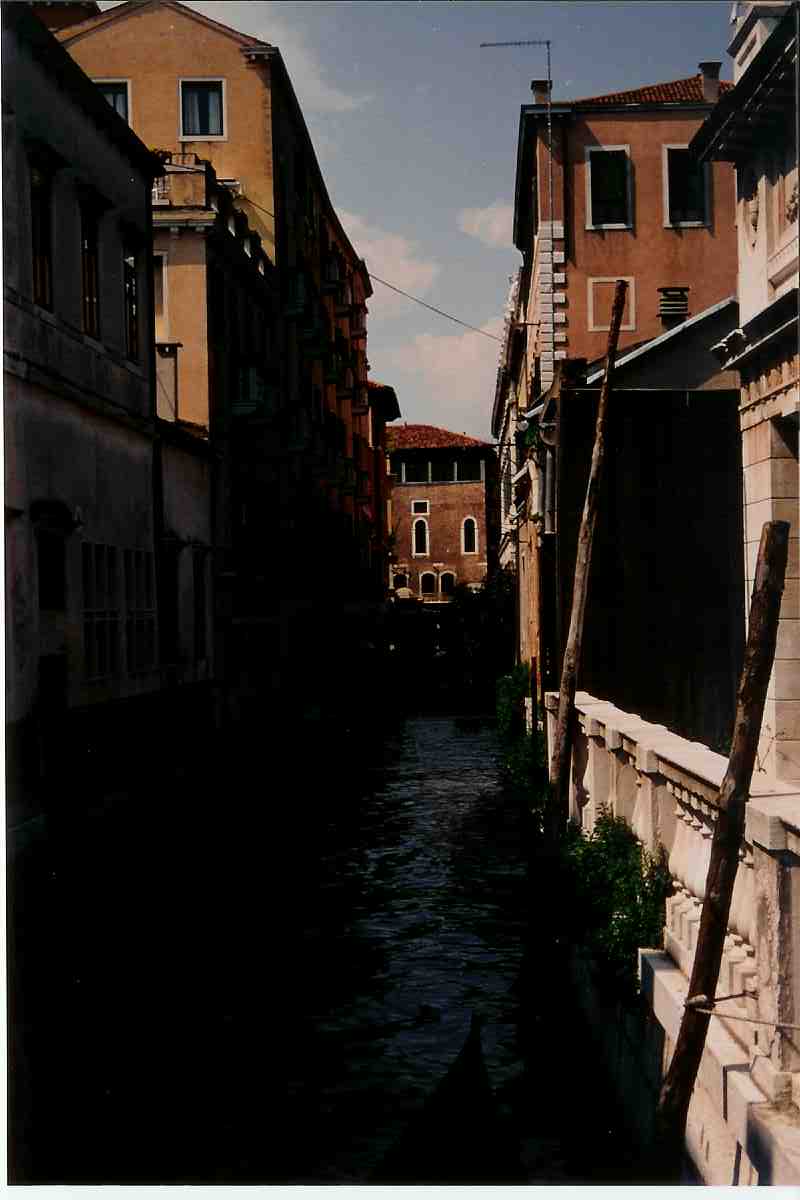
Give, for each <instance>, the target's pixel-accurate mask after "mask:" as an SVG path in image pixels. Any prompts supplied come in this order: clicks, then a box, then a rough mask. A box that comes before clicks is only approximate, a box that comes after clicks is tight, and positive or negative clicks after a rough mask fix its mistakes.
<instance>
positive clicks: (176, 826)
mask: <svg viewBox="0 0 800 1200" xmlns="http://www.w3.org/2000/svg"><path fill="white" fill-rule="evenodd" d="M337 749H338V750H339V751H341V747H335V746H334V747H333V748H331V749H329V750H328V751H327V752H326V751H324V750H323V749H321V748H320V747H318V746H316V745H315V746H314V747H310V746H303V747H301V748H299V749H297V750H295V751H294V752H293V754H292V755H289V754H288V753H287V754H286V759H287V760H289V761H290V770H288V771H284V772H283V773H281V774H280V775H276V774H275V772H274V771H271V770H270V764H269V763H268V762H265V761H263V760H260V759H258V748H257V747H256V748H254V757H253V759H252V760H251V761H249V762H247V763H238V764H237V763H236V762H232V761H227V760H226V761H224V762H221V763H220V764H219V767H218V770H217V771H216V772H208V773H207V774H206V775H204V776H202V777H199V776H198V777H196V778H193V779H185V780H184V781H183V782H180V781H175V780H161V781H158V780H154V782H153V787H152V790H150V791H149V792H148V793H147V794H146V795H143V796H129V797H123V798H122V799H121V800H120V801H119V802H117V803H107V804H104V805H101V806H98V807H97V808H96V809H95V810H94V811H93V812H92V813H90V814H88V815H87V816H85V817H84V818H82V819H78V818H77V817H75V816H73V815H70V817H69V819H68V820H67V819H64V820H61V821H56V822H52V821H51V822H50V823H49V825H48V828H47V830H46V831H45V835H44V836H43V837H40V838H39V839H38V840H33V841H31V842H30V843H29V844H28V845H27V846H26V848H25V849H24V850H23V851H21V852H20V853H19V854H18V855H17V856H16V857H15V858H14V861H13V863H12V865H11V869H10V876H9V885H10V886H9V895H10V913H9V929H10V937H9V960H10V963H11V988H10V1023H11V1029H12V1037H11V1049H10V1054H11V1066H12V1100H11V1139H12V1152H11V1169H12V1172H13V1178H14V1179H15V1180H16V1181H19V1182H25V1181H27V1182H38V1183H42V1182H71V1183H76V1182H84V1183H98V1182H121V1183H133V1182H142V1183H159V1182H163V1183H170V1182H186V1183H199V1182H220V1183H221V1182H242V1183H245V1182H252V1183H255V1182H265V1183H270V1182H272V1183H286V1182H294V1183H304V1182H305V1183H313V1182H320V1183H321V1182H328V1183H345V1182H363V1181H364V1180H367V1179H368V1178H369V1177H370V1175H371V1173H372V1172H373V1171H374V1169H375V1168H376V1166H377V1165H378V1163H379V1162H380V1160H381V1159H382V1157H383V1155H384V1154H385V1152H386V1150H387V1149H388V1148H389V1147H390V1146H391V1145H392V1144H393V1142H394V1141H395V1140H396V1139H397V1137H398V1136H399V1134H401V1133H402V1131H403V1130H404V1129H405V1128H406V1126H407V1125H408V1123H409V1121H410V1120H411V1119H412V1118H413V1117H414V1115H415V1114H416V1113H418V1112H419V1110H420V1109H421V1107H422V1106H423V1104H424V1101H425V1099H426V1098H427V1097H428V1096H429V1095H430V1093H431V1092H432V1090H433V1089H434V1087H435V1086H436V1084H437V1083H438V1082H439V1080H440V1078H441V1077H442V1075H443V1074H444V1072H445V1071H446V1070H447V1068H448V1067H449V1066H450V1064H451V1063H452V1061H453V1060H454V1059H455V1057H456V1055H457V1053H458V1051H459V1049H460V1048H461V1045H462V1043H463V1041H464V1039H465V1036H466V1033H467V1030H468V1028H469V1023H470V1015H471V1013H472V1011H474V1010H477V1011H479V1012H480V1013H482V1014H483V1015H484V1017H485V1018H486V1024H485V1027H484V1033H483V1044H484V1049H485V1056H486V1063H487V1067H488V1071H489V1076H490V1080H491V1083H492V1086H493V1088H494V1090H495V1094H496V1096H497V1097H498V1099H499V1101H500V1102H501V1111H502V1112H503V1113H504V1114H505V1116H506V1117H507V1120H508V1121H509V1122H510V1123H511V1124H512V1125H513V1126H514V1129H515V1132H516V1135H517V1136H518V1139H519V1140H520V1141H521V1142H522V1144H523V1148H524V1152H525V1154H524V1156H525V1161H526V1162H527V1164H528V1169H529V1172H530V1174H531V1177H532V1178H537V1179H554V1180H556V1181H558V1180H562V1181H566V1180H567V1179H575V1178H578V1177H579V1176H580V1173H581V1171H585V1165H586V1163H587V1162H588V1161H590V1157H589V1152H588V1150H587V1136H589V1137H590V1136H591V1132H589V1134H587V1132H586V1130H585V1128H583V1123H582V1128H581V1134H580V1138H579V1139H576V1137H575V1131H574V1129H573V1121H574V1112H575V1081H576V1080H578V1079H580V1086H581V1100H582V1104H583V1105H593V1106H594V1111H601V1110H602V1111H603V1112H604V1114H607V1112H608V1111H609V1110H608V1109H607V1106H605V1105H604V1103H603V1100H602V1098H601V1099H600V1101H598V1100H597V1098H596V1097H595V1098H592V1097H591V1096H590V1095H589V1094H588V1093H587V1088H588V1087H589V1086H590V1082H591V1080H594V1079H596V1072H594V1071H591V1072H587V1071H586V1060H585V1057H584V1058H583V1059H581V1058H580V1054H581V1051H580V1047H579V1045H578V1044H577V1042H576V1043H575V1044H574V1045H573V1040H572V1038H571V1037H570V1036H568V1033H567V1023H568V1022H569V1020H570V1018H569V1015H568V1012H567V1007H566V1005H565V998H564V996H563V995H562V994H560V992H559V984H558V981H557V980H555V982H554V980H553V979H552V977H551V972H550V970H549V968H548V966H547V962H546V959H545V960H543V957H542V955H543V953H544V951H543V947H542V941H541V929H540V930H539V936H537V938H536V939H533V938H532V937H531V935H530V931H529V930H528V928H527V920H528V912H529V908H530V905H531V900H530V895H529V891H528V887H529V884H528V882H527V881H526V866H527V862H526V854H527V851H526V846H525V829H524V817H523V814H522V813H521V811H520V809H519V808H518V807H517V806H516V805H515V804H514V803H512V802H511V801H510V800H509V799H508V797H507V796H505V795H504V794H503V792H502V790H501V787H500V772H499V761H498V750H497V745H496V742H495V735H494V732H493V731H492V730H491V729H489V728H486V727H482V728H477V729H471V730H470V731H467V730H465V729H464V728H460V727H459V724H458V723H457V722H456V721H454V720H451V719H448V718H445V717H425V718H415V719H409V720H407V721H406V722H405V724H404V725H403V726H402V727H401V728H400V729H399V730H398V731H396V732H395V733H394V734H393V735H392V736H390V737H389V738H388V739H387V740H386V742H385V743H384V744H382V745H377V746H375V745H373V746H372V749H374V750H376V752H379V753H380V761H377V762H375V763H374V765H373V766H371V767H368V768H365V769H363V770H361V771H360V774H359V775H358V778H355V777H354V773H353V767H352V764H351V763H348V762H346V761H345V760H344V759H342V758H341V757H340V758H338V759H337V758H336V757H335V754H336V751H337ZM237 766H238V775H234V774H233V771H234V770H235V769H236V768H237ZM548 902H549V901H548ZM540 909H541V905H540ZM539 923H540V926H541V924H542V920H541V913H540V917H539ZM526 946H527V947H528V951H527V953H526ZM571 1032H572V1029H571V1027H570V1028H569V1033H571ZM565 1035H567V1036H565ZM571 1053H572V1055H573V1057H572V1059H571V1057H570V1055H571ZM587 1076H588V1079H587ZM593 1128H594V1130H595V1133H596V1134H597V1145H596V1146H595V1147H594V1149H593V1150H592V1151H591V1153H592V1155H593V1158H592V1159H591V1161H592V1162H593V1163H595V1162H596V1161H599V1157H601V1156H602V1154H603V1153H606V1152H607V1150H608V1147H609V1146H610V1145H611V1144H612V1139H610V1138H609V1136H608V1134H609V1125H608V1122H596V1123H595V1125H594V1126H593Z"/></svg>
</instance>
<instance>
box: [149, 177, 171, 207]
mask: <svg viewBox="0 0 800 1200" xmlns="http://www.w3.org/2000/svg"><path fill="white" fill-rule="evenodd" d="M169 185H170V177H169V175H160V176H158V177H157V178H156V179H154V180H153V204H154V205H162V204H169V202H170V187H169Z"/></svg>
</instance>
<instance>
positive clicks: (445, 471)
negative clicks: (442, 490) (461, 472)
mask: <svg viewBox="0 0 800 1200" xmlns="http://www.w3.org/2000/svg"><path fill="white" fill-rule="evenodd" d="M454 479H455V464H454V463H453V460H452V459H451V458H435V459H434V460H433V462H432V463H431V482H432V483H452V482H453V480H454Z"/></svg>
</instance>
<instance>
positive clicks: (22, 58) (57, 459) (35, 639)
mask: <svg viewBox="0 0 800 1200" xmlns="http://www.w3.org/2000/svg"><path fill="white" fill-rule="evenodd" d="M2 21H3V121H4V139H3V152H4V158H3V170H4V188H3V227H4V231H5V236H4V238H3V274H4V289H5V290H4V309H3V321H4V375H3V384H4V425H5V513H6V532H5V555H6V579H5V584H6V600H5V603H6V609H5V611H6V720H7V739H8V742H7V745H8V793H7V794H8V819H9V823H10V824H11V825H14V824H16V823H17V822H19V821H21V820H23V819H24V818H25V817H26V816H30V815H31V813H32V812H34V811H37V810H38V809H40V808H41V807H42V806H43V805H48V806H49V807H51V808H52V806H53V805H57V806H59V807H60V806H63V807H65V808H68V807H69V806H70V804H71V802H72V800H73V799H77V800H79V801H81V802H84V801H85V800H86V799H87V798H90V797H91V796H92V795H93V794H94V791H95V789H98V788H101V787H108V786H110V785H111V783H112V781H113V780H114V778H115V777H116V772H117V771H119V770H121V771H122V772H123V773H128V772H129V771H130V770H131V769H132V766H133V763H134V760H135V759H136V756H137V754H138V753H139V750H138V747H139V746H140V745H141V744H142V740H143V739H149V738H153V739H155V738H156V735H157V727H158V723H159V722H158V711H159V710H158V704H157V702H158V694H159V690H160V686H161V677H160V672H159V663H158V650H157V605H156V586H155V575H156V572H155V554H156V529H155V519H154V510H155V505H154V490H155V487H156V477H155V473H154V453H153V445H154V439H155V436H156V431H155V412H154V408H153V397H154V395H155V367H154V352H153V311H152V305H151V296H152V270H151V255H150V246H151V236H152V234H151V218H150V197H151V192H152V187H153V179H154V177H155V176H157V175H158V174H159V173H160V171H161V165H160V163H159V161H158V159H157V158H156V157H155V156H154V155H153V154H151V153H150V151H148V150H147V149H146V147H145V146H144V145H143V144H142V142H140V140H139V139H138V138H137V137H136V136H135V134H134V133H133V132H132V131H131V130H130V128H129V127H128V126H127V125H126V123H125V122H124V121H122V120H121V119H120V118H119V116H118V115H117V114H116V113H114V112H113V111H112V110H111V109H110V108H109V106H108V105H107V104H106V103H105V101H104V100H103V98H102V96H101V95H99V93H98V92H97V89H96V88H95V87H94V85H93V84H92V83H91V82H90V81H89V80H88V79H87V78H86V76H85V75H84V73H83V72H82V71H81V70H80V68H79V67H78V66H77V65H76V64H75V63H74V62H73V61H72V59H71V58H70V57H69V55H68V54H67V53H66V52H65V51H64V50H63V48H62V47H61V46H59V44H58V42H57V41H56V40H55V38H54V37H53V36H52V34H50V33H49V32H48V31H47V30H46V29H45V28H44V27H43V25H42V24H41V22H40V21H39V20H38V19H37V18H36V16H35V15H34V13H33V12H32V10H31V8H30V7H29V6H28V5H25V4H7V5H3V8H2ZM152 744H153V745H154V746H155V747H157V746H158V742H157V740H154V741H153V743H152ZM134 747H137V749H136V750H134V749H133V748H134Z"/></svg>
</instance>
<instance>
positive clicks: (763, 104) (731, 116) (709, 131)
mask: <svg viewBox="0 0 800 1200" xmlns="http://www.w3.org/2000/svg"><path fill="white" fill-rule="evenodd" d="M796 57H797V48H796V45H795V9H793V8H789V9H788V10H787V12H786V14H785V16H784V17H783V20H782V21H780V22H779V24H778V25H777V26H776V27H775V29H773V30H772V32H771V33H770V34H769V37H767V38H766V40H765V41H764V44H763V45H762V47H761V49H760V50H759V51H758V53H757V54H756V55H755V57H754V58H753V59H752V61H751V62H750V63H749V64H748V66H747V70H746V71H745V72H744V73H743V75H742V76H741V78H740V79H739V82H738V83H737V84H736V86H735V87H733V88H731V89H730V90H729V91H728V93H727V94H726V95H725V96H724V97H723V99H722V101H721V103H720V104H718V105H717V106H716V108H715V109H714V110H713V111H712V112H711V115H710V116H709V117H708V118H707V120H705V121H704V122H703V124H702V125H701V126H700V128H699V129H698V131H697V133H696V134H695V135H694V137H693V138H692V140H691V142H690V143H689V150H690V153H692V154H693V155H695V157H696V158H697V159H698V161H699V162H708V161H710V160H716V161H718V162H734V163H737V164H742V163H743V162H747V161H750V160H752V159H753V158H754V157H756V156H757V155H758V154H759V153H761V152H762V150H763V148H764V146H765V145H769V144H770V143H771V141H772V139H773V138H775V137H777V138H778V139H779V141H782V140H783V139H785V138H787V135H788V133H789V123H790V118H791V113H792V109H793V108H794V89H795V80H794V74H795V72H794V60H795V59H796Z"/></svg>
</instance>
